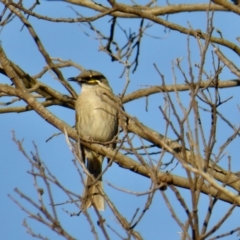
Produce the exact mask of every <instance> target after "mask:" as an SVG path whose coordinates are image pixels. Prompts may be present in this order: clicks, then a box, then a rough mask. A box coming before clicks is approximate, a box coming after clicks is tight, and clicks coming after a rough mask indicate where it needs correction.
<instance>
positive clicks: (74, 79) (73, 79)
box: [67, 77, 78, 82]
mask: <svg viewBox="0 0 240 240" xmlns="http://www.w3.org/2000/svg"><path fill="white" fill-rule="evenodd" d="M67 80H68V81H70V82H78V81H77V79H76V78H75V77H70V78H68V79H67Z"/></svg>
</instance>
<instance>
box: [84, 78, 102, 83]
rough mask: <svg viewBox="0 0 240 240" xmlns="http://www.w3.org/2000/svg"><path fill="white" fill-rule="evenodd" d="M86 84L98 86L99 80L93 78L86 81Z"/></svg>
mask: <svg viewBox="0 0 240 240" xmlns="http://www.w3.org/2000/svg"><path fill="white" fill-rule="evenodd" d="M87 83H89V84H98V83H99V80H97V79H94V78H93V79H90V80H88V81H87Z"/></svg>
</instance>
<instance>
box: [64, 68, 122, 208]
mask: <svg viewBox="0 0 240 240" xmlns="http://www.w3.org/2000/svg"><path fill="white" fill-rule="evenodd" d="M68 80H69V81H74V82H77V83H79V84H80V86H81V92H80V94H79V95H78V97H77V100H76V104H75V111H76V125H75V126H76V130H77V132H78V135H79V136H86V137H89V139H90V140H92V141H97V142H101V143H105V142H111V141H113V140H114V138H115V137H116V136H117V133H118V111H117V109H116V108H115V107H114V105H112V104H110V103H109V102H108V101H106V100H104V97H103V93H106V95H109V96H112V97H113V98H114V97H115V96H114V94H113V91H112V89H111V87H110V85H109V83H108V80H107V79H106V77H105V76H104V75H103V74H102V73H100V72H97V71H94V70H84V71H82V72H81V73H80V74H79V75H78V76H77V77H72V78H69V79H68ZM112 146H116V144H114V143H113V144H112ZM82 148H83V153H84V154H82V155H83V156H85V157H86V159H87V169H88V171H89V173H90V174H91V175H90V176H89V175H88V176H87V178H86V182H85V189H84V193H83V197H82V204H81V209H82V210H86V209H87V208H89V207H91V206H92V205H94V206H95V207H96V208H97V209H98V210H101V211H103V210H104V209H105V201H104V198H103V196H102V195H101V189H103V183H102V176H101V174H102V163H103V159H104V156H102V155H100V154H98V153H96V152H94V151H92V150H90V149H88V148H87V147H84V146H82V147H81V149H82ZM96 180H97V181H96Z"/></svg>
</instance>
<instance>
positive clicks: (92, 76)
mask: <svg viewBox="0 0 240 240" xmlns="http://www.w3.org/2000/svg"><path fill="white" fill-rule="evenodd" d="M68 81H73V82H77V83H79V84H80V86H81V87H84V86H86V87H87V86H88V87H91V86H92V87H94V86H100V87H103V88H105V89H108V90H112V89H111V87H110V86H109V83H108V80H107V79H106V77H105V76H104V75H103V74H102V73H100V72H97V71H94V70H84V71H82V72H81V73H80V74H79V75H78V76H77V77H71V78H69V79H68Z"/></svg>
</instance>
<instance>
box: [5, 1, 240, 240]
mask: <svg viewBox="0 0 240 240" xmlns="http://www.w3.org/2000/svg"><path fill="white" fill-rule="evenodd" d="M65 2H67V3H69V5H70V4H71V5H70V6H71V10H72V11H73V12H74V15H75V17H67V18H63V17H56V18H54V17H51V16H48V14H44V15H43V14H42V13H39V12H38V10H37V9H38V5H39V4H40V2H39V1H38V0H37V1H36V2H34V3H32V6H30V7H29V6H28V4H27V1H26V2H25V1H23V0H20V1H18V2H13V1H10V0H1V9H2V13H1V27H2V31H4V30H6V29H8V27H9V26H10V24H12V22H13V21H15V19H18V21H20V22H21V24H22V29H19V30H24V31H27V32H28V34H29V36H30V37H31V38H32V40H33V41H34V43H35V45H36V46H37V48H38V52H39V55H41V56H42V57H43V59H44V60H45V66H43V68H42V70H41V71H39V72H38V73H36V74H35V75H33V74H30V73H28V72H26V71H25V70H24V69H23V68H22V67H21V63H19V62H14V61H12V60H11V58H10V57H8V54H6V52H7V49H4V47H3V46H4V44H3V45H2V46H0V63H1V69H0V71H1V74H2V75H5V76H6V77H7V78H8V79H9V80H10V81H9V84H3V83H1V84H0V97H1V99H2V101H1V106H2V107H1V108H0V113H1V114H10V113H24V112H27V111H34V112H36V113H37V114H38V115H39V117H40V118H41V119H42V120H43V121H47V122H48V123H49V124H50V125H52V126H54V127H55V128H56V129H58V130H59V131H60V133H59V134H64V135H65V138H66V143H67V145H68V146H69V149H70V150H71V151H72V153H73V155H74V159H75V160H74V161H73V163H74V166H75V170H76V171H77V173H78V174H79V179H80V180H81V181H79V184H80V182H82V185H84V175H85V174H86V168H85V166H84V164H83V163H82V161H81V159H80V157H79V154H78V152H79V151H78V150H79V142H81V144H83V145H84V146H87V147H88V148H90V149H92V150H94V151H96V152H98V153H100V154H103V155H106V156H107V157H108V158H109V159H110V162H109V164H106V167H105V169H104V172H103V174H105V172H106V171H111V163H112V162H113V165H118V166H119V167H120V168H123V169H124V170H123V172H127V171H129V170H130V171H131V174H132V176H134V175H140V176H141V177H146V178H148V179H150V182H151V184H150V186H149V188H148V189H146V190H145V191H144V192H139V191H137V190H136V191H130V190H128V189H125V188H124V189H123V188H121V187H119V186H120V185H119V186H116V185H115V184H113V183H111V182H108V183H106V182H105V184H108V185H109V186H110V187H111V188H113V189H114V190H115V192H116V194H119V196H120V194H123V195H134V196H145V202H144V203H143V204H142V206H141V207H138V206H137V205H136V208H135V209H133V214H132V216H131V217H129V214H128V213H126V212H125V211H124V208H122V207H121V206H120V207H118V206H117V205H116V204H115V202H114V201H113V198H111V196H110V195H109V194H108V193H107V192H102V195H103V196H104V198H105V200H106V203H107V206H108V209H109V210H110V211H111V213H112V214H113V215H114V217H115V219H116V221H117V223H118V224H116V225H114V224H112V219H111V217H108V216H105V215H103V214H104V213H102V212H98V211H97V209H95V208H94V206H93V209H92V210H87V211H83V212H81V211H80V209H79V206H80V201H81V191H79V192H74V191H72V190H70V189H68V188H66V187H65V183H64V182H61V181H59V180H58V178H57V177H56V176H55V175H54V174H53V173H52V172H51V170H50V169H49V168H48V164H47V163H46V161H43V160H42V159H41V158H40V156H39V152H38V151H39V150H38V147H37V146H36V145H35V144H34V145H33V146H34V151H33V152H31V153H30V154H29V153H28V152H27V151H26V150H25V149H24V144H23V142H22V141H20V140H18V139H17V137H16V136H15V133H13V140H14V142H15V143H16V144H17V145H18V147H19V150H20V151H21V153H22V154H23V155H24V156H25V158H26V159H27V160H28V162H29V163H30V166H31V168H30V170H29V174H30V175H31V176H32V179H33V183H34V187H35V190H36V193H37V196H38V197H37V198H36V199H34V198H32V197H29V196H28V195H27V194H26V193H24V191H22V190H20V189H18V188H16V189H15V192H16V194H15V195H13V194H10V198H11V199H12V200H13V201H14V202H15V203H16V204H17V205H18V206H19V207H20V208H21V210H23V211H24V212H25V213H26V214H27V216H28V217H29V218H31V219H34V220H36V221H37V222H39V223H42V224H43V225H45V226H47V227H48V228H49V230H51V231H53V232H55V233H57V234H58V235H61V236H62V237H64V238H66V239H76V238H77V239H78V237H76V236H74V235H73V234H72V233H71V232H70V231H68V230H67V228H65V227H64V226H63V225H62V224H61V221H62V220H61V217H62V215H61V214H60V213H61V212H64V213H66V214H65V215H64V218H69V221H71V220H72V219H73V218H70V217H71V216H74V217H75V218H78V217H83V218H84V219H85V221H86V222H87V223H88V225H89V229H88V230H86V231H88V232H89V238H90V236H91V238H95V239H99V238H100V239H116V238H117V237H118V238H121V239H146V236H147V235H146V233H144V231H143V230H142V228H141V227H140V223H141V221H143V219H144V218H145V215H146V213H147V212H148V211H150V209H152V208H154V206H153V204H152V202H153V199H154V198H156V195H160V196H161V201H162V202H161V204H164V206H165V207H166V208H168V210H169V215H171V216H172V222H171V221H170V222H168V223H166V224H167V225H168V226H171V225H172V224H173V223H176V224H177V225H178V228H179V232H180V235H179V236H180V238H181V239H215V238H217V237H218V238H220V237H225V236H229V235H231V234H237V233H238V232H239V230H240V226H239V224H238V223H237V225H236V226H235V225H234V224H235V222H234V224H232V228H231V229H228V230H227V231H226V230H225V231H221V229H222V226H223V224H224V223H225V222H227V221H233V220H232V219H231V215H232V214H233V212H234V211H237V210H238V206H239V205H240V197H239V188H240V174H238V172H237V171H233V170H232V169H233V167H232V166H233V165H234V164H236V162H237V161H238V159H237V157H236V155H235V154H236V152H237V149H236V152H229V147H230V146H232V145H234V144H236V146H237V145H239V142H238V137H239V130H240V129H239V126H238V124H239V121H238V119H236V118H234V117H233V116H231V115H228V114H227V113H226V111H225V110H223V111H222V110H221V109H222V108H221V107H222V106H226V108H227V109H229V108H231V109H234V108H235V109H236V110H233V111H236V112H237V111H238V108H237V107H236V106H234V103H233V102H232V98H233V96H232V95H231V94H229V96H228V97H226V95H224V96H222V95H223V93H225V92H228V93H229V92H230V89H232V87H238V86H239V84H240V82H239V77H240V70H239V68H238V67H237V66H236V64H234V62H233V61H232V60H231V56H232V55H240V47H239V45H238V44H235V43H234V42H233V41H232V40H229V39H228V37H224V36H223V34H222V30H221V29H219V28H218V29H216V27H215V25H214V19H215V16H216V15H217V14H218V13H224V14H225V16H226V18H227V17H228V16H232V15H238V14H240V8H239V7H238V6H237V3H235V4H233V3H231V2H228V1H226V0H213V1H209V2H206V3H199V4H196V3H190V4H188V3H184V1H183V2H181V4H180V3H179V4H171V3H168V1H166V3H163V2H162V1H161V2H159V3H158V2H157V1H149V2H146V3H145V4H139V3H137V2H135V1H131V2H130V3H127V4H123V3H120V2H117V1H115V0H109V1H107V2H101V3H97V2H95V1H89V0H81V1H79V0H66V1H65ZM41 4H42V3H41ZM54 4H55V5H56V6H57V5H59V4H60V3H59V2H55V3H54ZM86 9H88V10H92V11H88V14H84V10H86ZM186 12H189V14H190V15H194V14H197V13H199V12H202V13H204V14H205V18H204V19H203V18H200V17H199V21H205V22H206V24H205V30H202V29H195V28H194V27H193V26H192V24H191V21H190V22H188V25H187V26H186V24H185V23H181V22H177V21H176V22H174V21H172V20H171V18H172V16H175V15H179V14H186ZM89 13H90V14H89ZM201 16H203V15H201ZM36 19H39V20H41V21H44V22H47V23H48V24H55V26H56V27H58V25H59V24H60V23H68V24H74V23H79V24H80V26H81V27H82V32H81V33H82V34H86V35H87V36H88V37H89V38H91V37H92V36H96V37H95V38H94V39H95V41H96V42H97V43H98V44H99V50H100V51H101V52H103V53H104V54H105V55H106V56H107V57H108V59H109V62H108V63H106V64H109V67H111V64H113V62H114V63H116V62H117V63H118V64H119V65H120V66H121V68H122V74H121V77H122V79H124V80H125V84H124V87H123V89H122V90H121V94H119V95H118V96H116V99H117V101H119V102H120V103H121V104H122V105H123V106H124V105H125V104H126V103H129V102H132V103H133V104H135V107H138V104H139V100H141V99H145V100H146V103H145V109H144V111H148V108H149V107H150V106H151V104H150V102H149V98H150V97H151V96H152V95H157V96H162V99H163V100H164V103H162V104H160V103H157V105H158V106H156V109H155V111H156V112H158V113H159V114H161V116H162V123H161V124H162V127H161V129H162V130H161V131H158V130H157V129H155V128H152V125H151V119H149V121H148V123H149V124H148V125H146V124H143V123H142V122H144V119H141V116H139V117H133V116H132V114H131V112H128V111H123V110H122V109H121V108H118V107H117V106H115V105H114V103H113V101H112V100H113V99H110V98H108V97H107V98H106V99H105V101H109V102H110V103H111V104H113V105H114V106H115V107H116V108H117V109H118V111H119V113H120V115H121V121H120V122H121V126H120V129H119V135H118V139H117V140H116V142H117V147H116V149H112V148H110V147H108V146H107V145H104V144H100V143H97V142H93V141H91V140H89V139H88V137H87V136H83V137H81V139H80V138H79V136H78V135H77V133H76V131H75V129H74V127H72V126H70V124H68V123H66V122H64V121H63V119H61V116H56V115H54V114H53V112H52V111H51V108H50V107H51V106H59V107H61V108H63V107H64V108H68V109H71V110H74V104H75V100H76V97H77V93H76V92H75V90H74V89H73V87H72V86H71V85H70V84H69V82H68V81H67V80H66V78H67V77H65V75H64V74H63V71H64V69H68V68H77V69H79V70H83V69H84V68H83V67H82V66H84V62H81V65H78V64H77V63H76V62H73V61H71V60H64V59H62V58H60V57H59V58H56V57H55V58H53V57H51V54H50V53H49V52H48V51H47V50H46V48H45V46H44V44H43V42H42V40H41V37H40V36H38V34H37V30H36V29H35V27H34V23H32V22H33V21H35V20H36ZM102 19H108V21H107V23H105V25H104V27H103V28H101V26H103V25H98V24H97V23H98V21H101V20H102ZM126 21H127V26H126V24H125V23H126ZM137 21H138V22H137ZM133 22H134V24H133ZM136 23H138V25H137V24H136ZM99 26H100V27H99ZM156 26H157V27H160V26H161V27H162V28H161V29H162V31H163V32H165V33H166V34H173V33H174V34H176V33H177V34H178V35H179V36H180V35H181V34H184V36H185V39H186V41H185V47H186V45H187V47H186V49H187V50H186V55H187V57H186V59H184V60H183V59H182V58H180V57H179V58H176V59H173V61H172V66H169V69H171V70H172V76H173V80H174V83H173V84H169V81H167V80H166V79H165V76H164V69H162V68H161V67H160V66H158V64H157V63H154V62H153V64H154V68H153V71H155V73H156V74H157V76H158V80H159V84H157V85H153V84H152V83H154V81H152V80H151V79H148V82H147V84H148V86H145V87H141V88H139V89H137V90H135V91H132V92H130V93H127V90H128V87H129V83H130V79H131V76H132V75H134V74H135V73H137V72H138V71H141V69H143V68H144V66H143V65H141V61H142V58H145V55H144V54H145V53H146V49H143V48H144V47H146V45H144V44H143V42H144V41H145V38H148V41H149V42H151V41H153V40H154V41H159V42H160V41H161V40H160V38H158V37H157V34H155V35H154V34H152V32H151V29H153V28H154V29H156ZM233 29H234V26H233ZM50 34H51V33H50ZM63 34H64V33H63ZM236 34H237V33H236ZM178 35H176V39H175V45H174V46H173V47H172V49H171V50H172V51H174V49H175V48H178V47H184V46H182V45H181V43H179V41H178V37H177V36H178ZM236 37H237V35H236ZM192 43H194V46H195V47H196V48H197V49H195V51H194V53H193V51H192V48H191V44H192ZM13 47H14V46H13ZM26 47H27V46H26ZM83 47H84V44H83ZM148 47H149V48H151V46H148ZM169 51H170V50H169ZM98 54H100V53H97V52H96V56H97V55H98ZM193 54H194V56H193ZM196 56H199V58H198V63H194V62H195V61H193V60H192V58H195V57H196ZM184 61H185V63H183V62H184ZM209 63H210V64H211V66H210V67H209ZM49 72H50V73H51V74H52V78H53V79H57V80H58V81H59V82H60V83H61V85H62V87H63V88H64V91H63V92H61V91H59V90H56V89H54V87H52V86H51V84H50V83H49V84H46V83H43V82H42V81H41V78H43V77H44V76H45V75H46V74H47V73H49ZM225 72H227V73H229V75H230V73H231V75H230V76H233V77H232V78H229V79H227V80H222V79H221V75H222V74H223V73H225ZM179 79H183V80H179ZM160 81H161V83H160ZM181 81H182V83H181V84H179V83H180V82H181ZM150 85H151V86H150ZM220 89H223V90H221V91H220ZM66 92H67V94H66ZM9 97H10V100H9ZM104 97H106V96H103V98H104ZM6 99H7V100H6ZM17 103H18V104H17ZM19 103H20V104H19ZM154 106H155V105H154ZM226 108H224V109H226ZM16 118H17V116H16ZM223 128H228V129H229V131H228V134H224V136H222V131H223ZM14 130H15V131H16V132H17V130H18V126H17V127H15V129H14ZM57 135H58V134H54V135H53V136H51V137H50V138H49V139H48V141H49V140H52V138H53V137H57ZM219 136H221V141H220V142H218V141H217V140H218V138H219ZM3 145H4V143H3ZM41 151H44V149H43V150H41ZM66 161H69V164H72V163H71V161H70V160H69V159H66ZM226 165H227V167H226ZM23 174H24V173H23ZM133 179H134V178H133ZM136 185H137V182H136ZM53 189H57V190H58V191H60V192H61V194H64V196H65V200H64V201H62V202H61V200H59V199H58V198H57V195H55V193H54V191H53ZM186 191H187V194H186ZM121 196H122V195H121ZM204 196H205V200H204V203H203V202H202V198H203V197H204ZM221 202H224V203H225V205H226V206H227V207H228V210H227V211H226V212H222V213H221V215H220V217H219V218H218V219H217V220H214V222H210V220H211V219H212V218H213V216H214V214H216V211H215V208H216V205H217V204H218V203H221ZM26 203H28V204H27V205H26ZM179 208H180V209H181V210H180V211H182V213H181V214H180V213H179ZM154 211H155V210H153V211H152V212H151V214H154ZM200 214H202V215H201V219H200ZM60 215H61V216H60ZM161 217H162V218H164V217H165V216H161ZM152 219H154V216H152ZM151 224H152V225H154V224H156V226H158V222H155V221H153V222H151ZM24 226H25V227H26V229H27V231H28V233H29V234H30V235H31V236H33V237H36V238H39V239H48V237H47V236H45V233H43V232H38V231H37V230H36V229H33V228H32V227H31V226H30V225H29V224H28V221H27V220H24ZM159 228H162V231H164V226H162V227H161V226H159ZM46 235H47V233H46ZM176 236H178V235H177V234H176Z"/></svg>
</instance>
